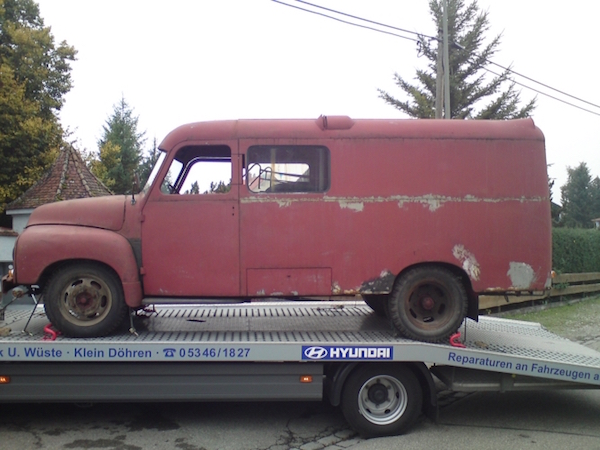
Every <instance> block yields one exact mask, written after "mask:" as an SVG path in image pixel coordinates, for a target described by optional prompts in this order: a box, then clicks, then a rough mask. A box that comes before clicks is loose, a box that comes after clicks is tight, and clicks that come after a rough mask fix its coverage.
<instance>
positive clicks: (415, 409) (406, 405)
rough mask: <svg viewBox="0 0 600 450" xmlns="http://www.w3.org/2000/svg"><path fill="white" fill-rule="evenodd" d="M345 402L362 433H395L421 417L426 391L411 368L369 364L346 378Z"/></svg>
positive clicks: (347, 414)
mask: <svg viewBox="0 0 600 450" xmlns="http://www.w3.org/2000/svg"><path fill="white" fill-rule="evenodd" d="M341 405H342V412H343V413H344V416H345V417H346V420H347V421H348V423H349V424H350V425H351V426H352V427H353V428H354V429H355V430H356V431H358V432H359V433H360V434H361V435H363V436H365V437H375V436H393V435H397V434H402V433H404V432H406V431H407V430H408V429H409V428H410V427H411V426H412V425H414V423H415V422H416V421H417V419H418V418H419V416H420V414H421V410H422V405H423V390H422V389H421V385H420V384H419V381H418V380H417V377H416V376H415V375H414V373H413V372H412V371H411V370H410V369H409V368H407V367H404V366H401V365H399V364H372V363H368V364H365V365H362V366H360V367H359V368H358V369H356V370H355V371H354V372H352V373H351V374H350V376H349V377H348V379H347V380H346V382H345V384H344V389H343V391H342V402H341Z"/></svg>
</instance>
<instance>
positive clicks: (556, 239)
mask: <svg viewBox="0 0 600 450" xmlns="http://www.w3.org/2000/svg"><path fill="white" fill-rule="evenodd" d="M552 268H553V269H554V270H556V271H557V272H558V273H583V272H600V230H594V229H592V230H585V229H580V228H553V229H552Z"/></svg>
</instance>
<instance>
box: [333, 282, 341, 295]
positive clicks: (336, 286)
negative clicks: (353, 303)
mask: <svg viewBox="0 0 600 450" xmlns="http://www.w3.org/2000/svg"><path fill="white" fill-rule="evenodd" d="M331 292H332V294H333V295H339V294H341V293H342V288H341V287H340V284H339V283H338V282H337V281H334V282H333V284H332V285H331Z"/></svg>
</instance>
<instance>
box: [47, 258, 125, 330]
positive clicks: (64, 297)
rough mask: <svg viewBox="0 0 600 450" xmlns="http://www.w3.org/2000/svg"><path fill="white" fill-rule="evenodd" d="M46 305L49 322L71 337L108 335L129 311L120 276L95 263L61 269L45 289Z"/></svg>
mask: <svg viewBox="0 0 600 450" xmlns="http://www.w3.org/2000/svg"><path fill="white" fill-rule="evenodd" d="M44 308H45V310H46V315H47V316H48V319H50V322H52V324H53V325H54V326H55V327H56V328H57V329H58V330H59V331H60V332H62V333H63V334H64V335H66V336H72V337H97V336H104V335H107V334H109V333H111V332H112V331H113V330H114V329H115V328H117V327H118V326H119V325H120V324H121V323H122V321H123V319H124V318H125V317H126V315H127V305H126V304H125V301H124V296H123V288H122V287H121V283H120V280H119V279H118V277H117V276H116V275H115V274H114V273H113V272H112V271H111V270H110V269H108V268H106V267H103V266H100V265H98V264H93V263H81V264H75V265H70V266H66V267H64V268H63V269H61V270H59V271H58V272H57V273H56V274H55V275H54V276H53V277H52V278H51V279H50V282H49V283H48V285H47V287H46V290H45V292H44Z"/></svg>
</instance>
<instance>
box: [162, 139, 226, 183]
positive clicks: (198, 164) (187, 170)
mask: <svg viewBox="0 0 600 450" xmlns="http://www.w3.org/2000/svg"><path fill="white" fill-rule="evenodd" d="M160 190H161V192H162V193H163V194H182V195H189V194H226V193H227V192H229V191H230V190H231V149H230V148H229V147H228V146H226V145H214V146H188V147H183V148H181V149H179V150H178V151H177V154H176V155H175V158H174V159H173V161H172V162H171V166H170V167H169V171H168V172H167V175H166V176H165V178H164V180H163V182H162V184H161V187H160Z"/></svg>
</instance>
